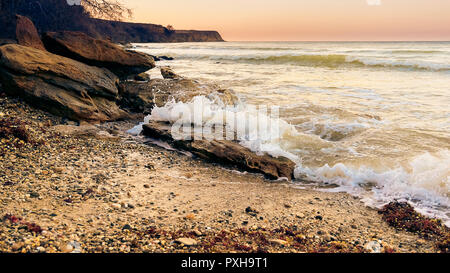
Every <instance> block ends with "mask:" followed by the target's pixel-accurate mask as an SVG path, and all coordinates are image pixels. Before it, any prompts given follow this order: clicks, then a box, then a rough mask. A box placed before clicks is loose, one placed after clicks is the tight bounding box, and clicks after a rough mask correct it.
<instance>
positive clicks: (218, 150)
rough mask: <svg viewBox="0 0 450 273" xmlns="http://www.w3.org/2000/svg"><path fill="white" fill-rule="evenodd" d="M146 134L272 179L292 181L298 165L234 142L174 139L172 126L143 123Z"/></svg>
mask: <svg viewBox="0 0 450 273" xmlns="http://www.w3.org/2000/svg"><path fill="white" fill-rule="evenodd" d="M143 132H144V135H146V136H148V137H151V138H154V139H158V140H163V141H166V142H168V143H169V144H171V145H173V146H174V147H176V148H178V149H182V150H186V151H190V152H191V153H193V154H195V155H197V156H199V157H201V158H203V159H205V160H208V161H213V162H219V163H223V164H227V165H233V166H237V167H238V168H240V169H244V170H248V171H252V172H258V173H263V174H265V175H266V176H267V177H269V178H275V179H277V178H281V177H286V178H288V179H292V178H293V174H294V168H295V163H294V162H292V161H291V160H289V159H287V158H285V157H278V158H275V157H272V156H270V155H268V154H263V155H257V154H255V153H254V152H252V151H251V150H249V149H248V148H245V147H243V146H241V145H239V143H236V142H234V141H229V140H207V139H203V140H187V139H186V138H183V139H181V140H179V139H178V138H177V139H174V138H173V136H172V133H171V125H170V124H168V123H163V122H156V121H150V122H149V123H148V124H144V125H143ZM191 139H193V138H191Z"/></svg>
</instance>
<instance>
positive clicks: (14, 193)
mask: <svg viewBox="0 0 450 273" xmlns="http://www.w3.org/2000/svg"><path fill="white" fill-rule="evenodd" d="M0 117H2V118H4V117H16V118H18V119H20V120H22V121H23V122H24V123H25V124H27V125H26V128H27V130H29V132H32V133H31V135H32V137H33V138H35V140H36V141H34V142H36V143H37V144H33V143H23V142H22V143H17V142H16V141H15V140H14V139H7V138H2V140H1V147H0V148H1V150H0V151H1V152H0V157H1V160H0V212H1V218H2V221H1V222H0V252H438V251H439V249H438V248H437V246H436V239H435V238H429V239H426V237H424V236H419V235H418V234H417V233H411V232H407V231H400V230H397V229H395V228H394V227H390V226H389V225H388V224H387V223H386V222H385V221H384V220H383V219H382V216H381V215H380V214H379V213H378V211H377V210H375V209H372V208H368V207H366V206H365V205H364V204H363V203H361V202H360V201H359V200H358V199H356V198H354V197H352V196H350V195H348V194H345V193H326V192H319V191H315V190H312V189H296V188H294V187H292V186H291V185H289V183H287V182H282V181H281V182H280V181H271V180H267V179H265V178H264V177H262V176H261V175H256V174H247V173H240V172H237V171H235V170H233V169H227V168H224V167H222V166H220V165H216V164H212V163H207V162H204V161H201V160H198V159H194V158H192V157H190V156H188V155H185V154H183V153H180V152H178V151H170V150H167V149H164V148H161V147H158V146H156V145H152V144H144V143H143V140H142V139H140V138H134V137H131V136H130V135H127V134H126V133H125V130H126V129H129V128H131V127H132V126H133V125H134V124H133V123H132V122H115V123H105V124H102V125H97V127H98V128H99V129H100V130H101V132H102V133H101V134H97V135H96V136H92V135H87V136H74V135H68V136H64V135H63V134H61V133H57V132H55V130H54V128H55V127H54V126H55V125H60V124H66V125H65V126H67V123H69V126H70V124H71V122H67V121H65V120H63V119H61V118H57V117H54V116H52V115H49V114H46V113H44V112H42V111H40V110H35V109H33V108H30V107H29V106H27V105H26V104H24V103H22V102H20V101H18V100H16V99H10V98H6V97H2V98H1V99H0ZM74 127H76V126H74ZM18 144H20V145H18Z"/></svg>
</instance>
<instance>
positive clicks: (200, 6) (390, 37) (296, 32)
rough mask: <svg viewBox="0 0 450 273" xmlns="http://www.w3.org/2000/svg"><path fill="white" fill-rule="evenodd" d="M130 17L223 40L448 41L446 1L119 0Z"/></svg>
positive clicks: (448, 7) (448, 2)
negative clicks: (212, 34) (215, 33)
mask: <svg viewBox="0 0 450 273" xmlns="http://www.w3.org/2000/svg"><path fill="white" fill-rule="evenodd" d="M122 2H123V3H124V4H125V5H127V6H128V7H129V8H131V9H132V10H133V12H134V16H133V18H132V19H131V21H133V22H142V23H155V24H161V25H169V24H170V25H173V26H174V27H175V28H176V29H197V30H217V31H219V32H220V34H221V35H222V37H223V38H224V39H225V40H227V41H367V40H370V41H383V40H384V41H401V40H414V41H419V40H440V41H444V40H445V41H448V40H450V0H170V1H150V0H123V1H122Z"/></svg>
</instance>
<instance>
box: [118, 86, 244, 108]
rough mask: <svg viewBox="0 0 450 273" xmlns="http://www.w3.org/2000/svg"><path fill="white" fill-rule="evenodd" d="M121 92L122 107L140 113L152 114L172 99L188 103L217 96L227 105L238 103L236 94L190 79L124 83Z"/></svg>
mask: <svg viewBox="0 0 450 273" xmlns="http://www.w3.org/2000/svg"><path fill="white" fill-rule="evenodd" d="M119 92H120V95H121V97H122V99H121V103H120V105H121V106H122V107H124V108H126V109H129V110H130V111H132V112H139V113H142V112H144V113H150V111H151V109H152V108H153V107H154V106H155V105H156V106H159V107H161V106H164V105H165V104H166V103H167V102H168V101H169V100H171V99H172V98H173V99H175V101H182V102H187V101H190V100H191V99H192V98H193V97H195V96H202V95H203V96H210V95H211V94H216V95H217V96H219V97H220V99H221V100H222V101H223V102H224V103H225V104H227V105H232V104H234V103H235V102H236V101H237V98H236V96H235V95H234V93H233V92H231V91H229V90H224V89H220V88H219V87H218V86H215V85H211V84H199V83H197V82H196V81H193V80H189V79H174V80H162V79H153V80H150V81H149V82H133V81H129V82H123V83H121V84H120V85H119Z"/></svg>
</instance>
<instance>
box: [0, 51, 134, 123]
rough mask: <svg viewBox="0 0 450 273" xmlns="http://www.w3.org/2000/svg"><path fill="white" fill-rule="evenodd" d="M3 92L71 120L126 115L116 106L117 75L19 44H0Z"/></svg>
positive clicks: (0, 80)
mask: <svg viewBox="0 0 450 273" xmlns="http://www.w3.org/2000/svg"><path fill="white" fill-rule="evenodd" d="M0 82H1V83H2V85H3V88H4V91H5V92H6V93H7V94H9V95H12V96H19V97H22V98H23V99H24V100H26V101H27V102H29V103H30V104H32V105H34V106H37V107H39V108H41V109H44V110H46V111H48V112H51V113H53V114H56V115H60V116H63V117H67V118H71V119H74V120H88V121H110V120H117V119H121V118H125V117H127V114H126V112H124V111H123V110H121V109H120V108H119V107H118V106H117V105H116V100H117V98H118V89H117V86H116V84H117V83H118V78H117V77H116V76H115V75H114V74H113V73H112V72H110V71H108V70H106V69H102V68H98V67H92V66H88V65H86V64H83V63H80V62H77V61H74V60H71V59H68V58H65V57H61V56H57V55H54V54H51V53H49V52H46V51H42V50H37V49H34V48H31V47H24V46H21V45H12V44H10V45H4V46H1V47H0Z"/></svg>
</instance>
